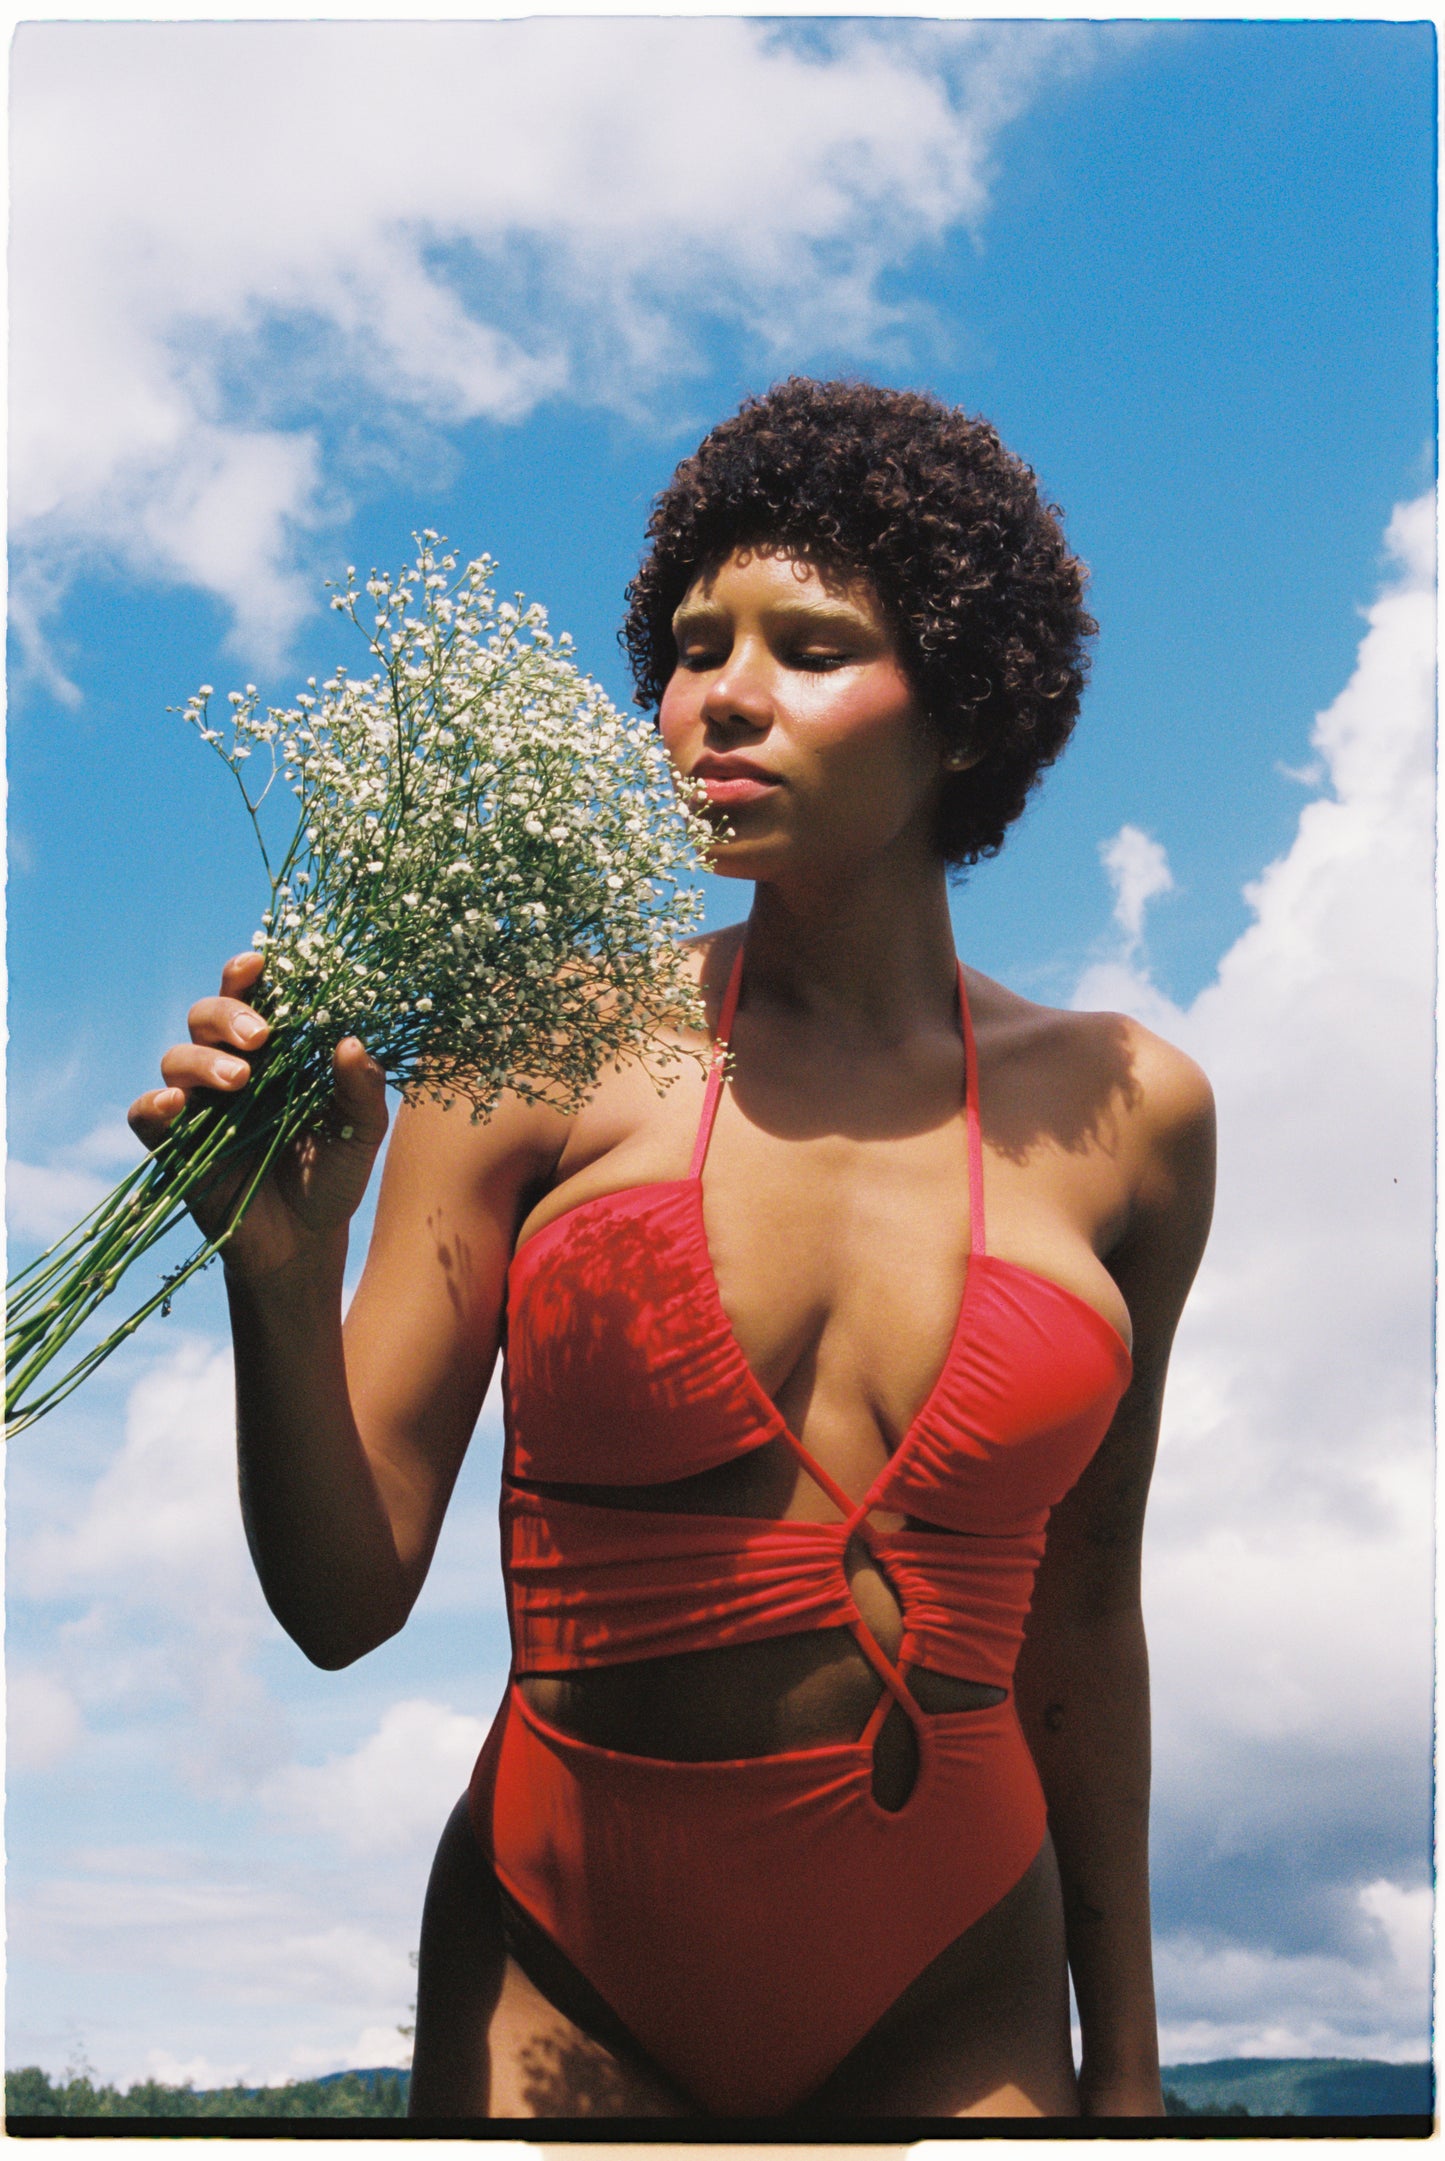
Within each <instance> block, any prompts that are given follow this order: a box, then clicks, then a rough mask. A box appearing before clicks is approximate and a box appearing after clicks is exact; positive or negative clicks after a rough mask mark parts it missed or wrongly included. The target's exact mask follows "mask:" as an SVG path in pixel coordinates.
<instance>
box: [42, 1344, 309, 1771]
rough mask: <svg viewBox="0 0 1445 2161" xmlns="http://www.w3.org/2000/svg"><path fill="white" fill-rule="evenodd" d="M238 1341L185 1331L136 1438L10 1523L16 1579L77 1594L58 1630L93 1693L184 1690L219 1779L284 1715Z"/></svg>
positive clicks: (271, 1746)
mask: <svg viewBox="0 0 1445 2161" xmlns="http://www.w3.org/2000/svg"><path fill="white" fill-rule="evenodd" d="M234 1436H235V1411H234V1402H233V1394H232V1382H231V1356H230V1351H229V1349H226V1350H216V1349H215V1348H214V1347H213V1346H212V1345H211V1344H209V1343H208V1342H206V1341H205V1340H204V1339H203V1338H183V1339H182V1340H181V1341H180V1342H179V1343H178V1344H177V1345H176V1347H175V1349H174V1350H172V1351H170V1352H168V1353H167V1354H166V1355H165V1356H163V1357H162V1358H161V1359H160V1360H159V1361H158V1362H157V1363H156V1364H155V1365H153V1366H152V1367H151V1368H150V1369H149V1370H148V1371H147V1372H146V1373H144V1374H143V1376H142V1378H141V1379H140V1380H139V1381H138V1382H137V1383H136V1385H135V1387H134V1388H133V1389H132V1390H131V1392H130V1396H129V1399H128V1401H127V1406H126V1419H125V1438H124V1441H123V1443H122V1445H121V1447H120V1448H119V1450H118V1451H117V1452H116V1453H115V1455H114V1456H113V1457H112V1458H111V1459H110V1461H109V1463H108V1464H107V1465H106V1468H105V1469H104V1470H103V1471H102V1473H101V1475H100V1477H99V1478H98V1479H97V1480H96V1482H95V1484H94V1485H93V1486H92V1487H91V1488H90V1490H89V1492H88V1493H87V1494H86V1496H85V1498H84V1500H83V1501H82V1502H81V1504H80V1505H79V1506H78V1508H75V1510H74V1512H73V1513H72V1514H70V1515H68V1516H67V1517H65V1518H64V1519H63V1520H61V1519H59V1518H57V1517H55V1516H53V1515H52V1517H51V1518H50V1520H48V1521H47V1522H45V1523H43V1524H42V1525H41V1526H40V1527H39V1528H37V1529H36V1530H34V1531H33V1532H31V1533H29V1534H28V1535H25V1534H23V1533H22V1534H21V1535H18V1536H15V1535H12V1541H11V1552H10V1561H9V1573H10V1579H11V1584H12V1588H13V1589H14V1590H15V1591H16V1592H18V1593H19V1594H21V1595H23V1596H27V1597H29V1598H32V1599H36V1600H65V1601H71V1602H74V1601H79V1602H80V1603H81V1604H82V1607H83V1612H82V1615H81V1617H80V1618H79V1619H78V1620H74V1621H71V1622H68V1623H67V1624H66V1625H65V1626H64V1627H63V1628H62V1629H61V1630H60V1632H59V1635H58V1638H57V1643H58V1651H59V1654H60V1655H62V1656H65V1657H68V1660H69V1667H68V1671H67V1680H68V1683H69V1685H70V1687H71V1688H72V1689H73V1690H74V1692H75V1693H76V1694H77V1695H78V1696H79V1697H80V1698H81V1700H82V1701H86V1702H89V1701H92V1700H94V1701H104V1702H107V1703H109V1704H110V1705H112V1706H114V1704H115V1703H117V1702H119V1701H121V1700H123V1699H126V1698H129V1699H130V1700H131V1702H132V1704H133V1705H134V1706H137V1707H138V1706H139V1704H140V1703H141V1702H142V1701H144V1700H146V1699H152V1700H153V1699H154V1698H156V1697H157V1696H159V1697H161V1698H164V1697H167V1696H169V1697H175V1696H177V1695H178V1696H179V1697H180V1699H181V1700H182V1701H183V1702H184V1703H185V1705H186V1707H187V1710H188V1714H189V1715H188V1717H187V1718H186V1720H185V1721H184V1723H183V1725H181V1726H179V1727H177V1729H176V1730H175V1735H174V1739H175V1742H176V1745H177V1746H178V1747H179V1748H180V1750H181V1753H182V1760H183V1765H184V1768H185V1769H186V1771H187V1773H188V1775H189V1776H191V1777H193V1778H196V1779H199V1780H201V1781H202V1782H203V1783H206V1784H208V1785H213V1784H215V1783H216V1782H218V1781H219V1782H220V1783H221V1784H222V1785H225V1786H230V1785H232V1784H233V1783H234V1782H235V1781H236V1780H238V1779H241V1780H244V1778H245V1777H246V1776H248V1775H252V1774H255V1773H256V1772H258V1771H261V1770H265V1769H269V1768H270V1767H271V1766H272V1765H273V1764H274V1762H275V1760H276V1756H277V1752H278V1750H279V1749H280V1748H281V1747H282V1745H283V1738H284V1735H283V1727H282V1722H281V1720H280V1718H279V1716H278V1714H277V1713H276V1711H275V1710H274V1707H273V1706H272V1705H271V1704H270V1702H269V1700H268V1698H267V1696H266V1692H265V1690H264V1688H263V1687H262V1685H261V1682H260V1681H259V1679H258V1678H257V1676H256V1673H255V1671H254V1670H253V1661H254V1657H255V1653H256V1650H257V1647H258V1645H259V1644H260V1643H261V1641H262V1640H263V1639H264V1637H265V1636H266V1635H267V1634H268V1633H269V1632H270V1630H271V1627H272V1623H271V1621H270V1618H269V1615H268V1614H267V1611H266V1607H265V1603H264V1601H263V1599H262V1597H261V1593H260V1590H259V1588H258V1586H257V1583H256V1579H255V1575H254V1572H253V1570H252V1567H251V1560H250V1556H249V1554H248V1552H247V1550H246V1541H245V1536H244V1533H243V1532H242V1529H241V1520H240V1509H239V1506H238V1504H237V1499H236V1468H235V1438H234Z"/></svg>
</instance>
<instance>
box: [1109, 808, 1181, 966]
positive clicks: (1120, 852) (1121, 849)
mask: <svg viewBox="0 0 1445 2161" xmlns="http://www.w3.org/2000/svg"><path fill="white" fill-rule="evenodd" d="M1099 859H1100V861H1101V862H1102V863H1103V866H1104V868H1105V870H1106V871H1107V872H1108V875H1109V883H1110V884H1111V885H1112V886H1113V888H1114V921H1115V922H1116V923H1117V924H1118V926H1119V928H1120V929H1121V930H1122V931H1123V933H1124V937H1125V939H1126V941H1127V943H1128V947H1129V950H1130V951H1131V952H1132V951H1133V949H1134V948H1135V947H1136V946H1137V945H1138V943H1139V941H1140V939H1141V938H1142V937H1143V935H1144V910H1145V909H1146V908H1147V907H1148V905H1149V903H1150V901H1151V900H1157V898H1158V897H1159V895H1160V894H1161V893H1172V892H1173V891H1174V878H1173V874H1172V872H1171V871H1170V868H1169V858H1168V856H1167V855H1166V854H1165V853H1164V850H1163V849H1162V848H1161V847H1160V845H1159V843H1158V841H1157V840H1151V839H1150V838H1149V835H1148V834H1147V833H1141V832H1140V830H1139V828H1138V826H1137V825H1121V826H1120V828H1119V830H1118V832H1117V833H1116V834H1115V835H1114V838H1113V839H1112V840H1106V841H1104V842H1103V843H1102V844H1101V846H1100V848H1099Z"/></svg>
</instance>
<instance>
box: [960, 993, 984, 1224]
mask: <svg viewBox="0 0 1445 2161" xmlns="http://www.w3.org/2000/svg"><path fill="white" fill-rule="evenodd" d="M958 1010H959V1015H960V1017H961V1018H962V1021H963V1093H964V1109H965V1111H966V1113H967V1117H968V1250H969V1253H970V1255H972V1254H974V1253H982V1252H983V1251H984V1250H985V1244H984V1229H983V1128H982V1126H981V1125H980V1124H979V1117H978V1045H977V1044H976V1043H975V1042H974V1040H973V1015H972V1013H970V1011H969V1009H968V985H967V984H966V983H965V982H964V980H963V963H962V961H960V962H959V964H958Z"/></svg>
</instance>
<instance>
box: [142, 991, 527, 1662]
mask: <svg viewBox="0 0 1445 2161" xmlns="http://www.w3.org/2000/svg"><path fill="white" fill-rule="evenodd" d="M256 973H257V966H256V965H255V964H254V963H253V958H252V956H245V957H244V958H243V959H241V960H239V961H236V962H232V963H231V964H230V966H229V967H228V968H227V970H226V972H225V974H224V975H223V977H222V995H221V997H219V998H216V999H207V1000H202V1001H201V1002H200V1004H199V1005H198V1006H196V1007H195V1008H193V1009H192V1015H191V1030H192V1041H191V1043H190V1044H187V1045H176V1046H173V1048H172V1050H170V1051H168V1052H167V1054H166V1057H165V1059H164V1060H163V1061H162V1072H163V1074H164V1076H165V1078H166V1080H167V1082H168V1083H169V1086H168V1087H167V1088H165V1089H161V1090H158V1091H156V1092H155V1093H154V1094H153V1095H150V1096H145V1097H142V1098H140V1100H139V1101H138V1102H137V1103H136V1104H135V1105H134V1106H133V1107H132V1112H131V1123H132V1125H133V1127H134V1128H135V1130H136V1131H137V1133H138V1134H139V1135H140V1137H141V1138H142V1139H143V1140H146V1141H147V1142H148V1143H149V1144H150V1145H152V1146H153V1145H155V1141H156V1139H158V1138H159V1136H160V1134H161V1133H162V1132H163V1131H164V1130H165V1127H166V1125H167V1124H168V1123H169V1122H170V1119H171V1118H173V1117H174V1116H175V1115H176V1114H177V1112H178V1111H179V1109H180V1107H181V1104H182V1103H183V1102H184V1100H185V1097H186V1094H187V1093H188V1092H189V1090H190V1089H192V1088H194V1087H197V1086H207V1087H215V1088H222V1089H227V1090H233V1089H235V1088H237V1087H241V1086H244V1085H245V1079H244V1077H241V1075H240V1074H238V1072H237V1071H236V1070H234V1068H236V1067H238V1066H239V1067H241V1068H242V1069H243V1070H244V1065H245V1060H244V1058H238V1057H237V1053H238V1052H242V1053H243V1052H251V1053H254V1052H255V1050H257V1049H258V1048H260V1047H261V1040H262V1039H261V1037H260V1036H259V1035H257V1034H256V1032H255V1031H254V1030H252V1031H251V1032H250V1033H249V1034H248V1033H247V1030H248V1025H249V1023H250V1021H251V1020H253V1019H254V1018H255V1016H253V1015H252V1014H251V1011H250V1009H249V1008H248V1007H247V1006H246V1005H245V1003H244V993H245V991H246V990H247V989H249V987H250V984H251V983H252V982H253V981H254V979H255V975H256ZM263 1025H264V1024H263ZM227 1060H229V1061H230V1066H229V1068H228V1067H227V1065H226V1063H225V1061H227ZM334 1111H335V1116H334V1119H333V1125H334V1128H335V1131H336V1135H337V1137H336V1138H333V1139H329V1140H327V1139H321V1138H312V1139H308V1140H306V1141H305V1142H303V1143H302V1144H300V1146H299V1148H298V1150H297V1151H296V1153H295V1155H294V1156H293V1157H292V1158H291V1159H290V1160H288V1161H286V1162H284V1163H283V1164H281V1165H279V1166H278V1168H277V1171H276V1172H275V1173H273V1175H272V1176H270V1177H268V1179H267V1181H266V1183H265V1185H264V1186H263V1187H262V1188H261V1190H260V1192H259V1193H258V1194H257V1196H256V1199H255V1201H254V1202H253V1204H252V1206H251V1208H250V1210H249V1211H248V1213H247V1216H246V1217H245V1219H244V1221H243V1223H242V1225H241V1226H240V1229H239V1230H238V1232H237V1234H236V1237H235V1238H234V1239H233V1240H232V1242H231V1244H230V1245H229V1246H228V1247H227V1249H226V1277H227V1288H228V1292H229V1296H230V1302H231V1318H232V1328H233V1333H234V1340H235V1351H236V1401H237V1439H238V1447H239V1466H240V1487H241V1505H242V1512H243V1516H244V1519H245V1525H246V1535H247V1538H248V1541H249V1543H250V1547H251V1553H252V1558H253V1559H254V1561H255V1564H256V1570H257V1574H258V1575H259V1577H260V1580H261V1586H262V1589H263V1591H264V1592H265V1595H266V1599H267V1602H268V1604H269V1605H270V1607H271V1610H272V1612H273V1613H274V1614H275V1615H276V1617H277V1619H278V1620H279V1621H280V1622H281V1625H282V1627H283V1628H285V1629H286V1631H287V1632H288V1634H289V1635H291V1636H292V1637H293V1639H294V1640H295V1641H296V1643H298V1644H299V1645H300V1647H301V1649H302V1650H303V1651H305V1652H306V1654H307V1656H308V1657H309V1658H311V1659H312V1660H313V1661H314V1662H315V1663H316V1664H318V1665H321V1666H330V1667H334V1666H342V1665H346V1664H349V1663H350V1662H351V1661H352V1660H353V1659H356V1658H359V1657H361V1656H362V1655H363V1653H364V1652H366V1651H369V1650H371V1649H373V1648H374V1647H375V1646H376V1645H377V1644H378V1643H381V1642H383V1641H385V1639H386V1638H387V1637H388V1636H390V1635H394V1634H395V1632H396V1630H397V1629H399V1628H400V1627H401V1625H402V1623H403V1622H404V1620H405V1619H406V1616H407V1614H408V1613H409V1612H410V1610H411V1607H412V1604H413V1603H414V1601H415V1599H416V1596H417V1593H418V1591H419V1590H420V1589H421V1586H422V1583H423V1581H424V1579H425V1576H426V1571H427V1568H428V1566H429V1564H430V1561H431V1556H432V1552H433V1550H434V1548H435V1545H436V1540H437V1536H438V1534H439V1532H440V1529H441V1523H442V1517H443V1515H444V1513H445V1510H446V1505H447V1501H448V1499H449V1497H450V1494H451V1490H452V1486H453V1484H454V1483H455V1480H456V1475H457V1472H458V1470H459V1468H460V1465H461V1460H462V1456H463V1454H464V1453H465V1450H466V1446H467V1442H468V1440H469V1439H470V1436H471V1431H472V1427H473V1426H474V1424H475V1422H476V1417H477V1413H478V1411H479V1410H480V1408H481V1404H482V1399H483V1396H484V1395H485V1393H486V1387H487V1382H488V1379H489V1377H490V1374H491V1370H492V1366H493V1364H494V1362H495V1358H496V1351H497V1341H498V1333H499V1328H500V1315H501V1307H502V1298H503V1294H504V1287H505V1280H506V1269H507V1262H508V1259H509V1257H510V1253H511V1248H512V1242H513V1238H514V1235H515V1231H516V1227H517V1224H518V1222H519V1221H520V1218H521V1214H522V1211H523V1206H524V1201H525V1196H526V1195H527V1193H528V1191H529V1190H530V1189H531V1188H532V1187H533V1186H534V1185H535V1184H537V1183H539V1182H541V1181H543V1180H545V1178H546V1177H547V1176H548V1175H549V1174H550V1171H551V1169H552V1168H553V1166H554V1164H555V1162H556V1158H557V1154H558V1152H559V1150H560V1146H561V1139H562V1137H563V1134H564V1133H565V1126H564V1125H563V1122H562V1121H561V1120H560V1119H558V1118H557V1117H556V1116H555V1114H553V1113H550V1112H545V1111H539V1110H536V1109H531V1108H528V1107H527V1106H525V1105H522V1104H519V1103H516V1102H510V1103H507V1104H505V1105H504V1106H503V1107H502V1108H501V1109H499V1110H498V1111H497V1113H496V1114H495V1115H494V1116H493V1117H492V1118H491V1119H489V1120H487V1121H486V1122H485V1123H483V1124H480V1125H475V1126H474V1125H472V1124H471V1122H470V1118H469V1115H468V1112H467V1110H466V1108H465V1107H464V1106H460V1105H457V1106H453V1107H452V1108H451V1109H450V1110H443V1109H442V1108H441V1107H440V1106H439V1105H435V1104H423V1105H420V1106H417V1107H415V1108H411V1107H408V1108H403V1110H402V1112H401V1113H400V1115H399V1117H398V1119H397V1122H396V1131H395V1133H394V1135H393V1137H392V1144H391V1149H390V1151H389V1154H388V1158H387V1164H386V1169H385V1172H384V1175H383V1178H382V1185H381V1192H380V1195H379V1198H378V1203H377V1213H376V1225H375V1230H374V1232H373V1236H372V1242H371V1248H370V1251H369V1253H368V1257H367V1263H366V1268H365V1271H364V1274H363V1276H362V1280H361V1283H360V1285H359V1286H358V1289H357V1292H356V1296H355V1298H354V1299H353V1301H352V1305H351V1310H350V1313H349V1314H348V1316H347V1319H346V1324H345V1327H344V1329H343V1325H342V1278H343V1274H344V1270H345V1266H346V1256H347V1244H348V1225H349V1222H350V1218H351V1215H352V1214H353V1212H354V1211H355V1208H356V1206H357V1205H358V1203H359V1201H360V1199H361V1196H362V1193H363V1191H364V1189H365V1185H366V1182H367V1178H368V1176H369V1174H370V1171H371V1167H372V1164H373V1162H374V1159H375V1156H376V1152H377V1150H378V1148H379V1147H380V1144H381V1140H382V1137H383V1135H384V1133H385V1130H386V1106H385V1090H384V1084H383V1081H382V1077H381V1074H380V1072H379V1070H378V1069H377V1068H376V1067H375V1066H374V1065H373V1064H372V1062H371V1061H370V1060H369V1059H367V1058H366V1056H365V1054H364V1052H363V1051H362V1049H361V1046H360V1045H359V1044H355V1043H348V1044H345V1045H343V1046H342V1047H341V1048H340V1049H339V1051H338V1054H337V1060H336V1099H335V1104H334ZM210 1202H211V1205H210V1208H209V1210H208V1209H207V1207H206V1206H205V1204H204V1203H203V1204H202V1206H201V1208H200V1209H199V1210H198V1213H200V1214H201V1215H202V1216H203V1217H206V1216H208V1215H209V1216H211V1217H216V1216H218V1215H222V1214H223V1212H224V1211H223V1204H222V1202H221V1200H220V1199H219V1198H218V1197H217V1196H210ZM212 1227H215V1226H214V1224H213V1225H212Z"/></svg>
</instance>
